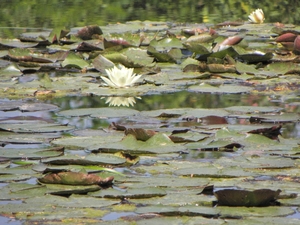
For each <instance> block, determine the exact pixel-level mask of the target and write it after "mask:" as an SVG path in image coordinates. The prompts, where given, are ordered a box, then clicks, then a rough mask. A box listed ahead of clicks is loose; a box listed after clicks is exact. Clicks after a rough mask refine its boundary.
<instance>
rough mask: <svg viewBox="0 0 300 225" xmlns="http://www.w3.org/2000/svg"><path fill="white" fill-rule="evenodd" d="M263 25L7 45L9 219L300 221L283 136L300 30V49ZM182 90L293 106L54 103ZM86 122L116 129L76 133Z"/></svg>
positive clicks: (83, 35) (42, 38) (4, 130)
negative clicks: (276, 98)
mask: <svg viewBox="0 0 300 225" xmlns="http://www.w3.org/2000/svg"><path fill="white" fill-rule="evenodd" d="M250 19H251V21H252V22H251V23H248V22H243V23H236V22H226V23H222V24H218V25H216V26H214V27H213V26H212V25H206V24H172V23H163V22H148V21H145V22H140V21H134V22H128V23H126V24H114V25H108V26H105V27H101V28H100V27H98V26H87V27H83V28H74V29H71V30H67V31H66V30H62V29H53V30H52V31H43V32H37V33H32V32H28V33H24V34H22V35H21V36H20V37H19V39H14V40H0V44H1V49H2V50H1V64H0V67H1V71H0V73H1V77H0V88H1V95H0V96H1V98H6V99H3V100H1V104H0V111H1V114H0V115H1V117H2V118H1V122H0V134H1V135H0V143H1V146H2V147H1V149H0V151H1V158H0V159H1V163H0V167H1V173H0V181H1V182H2V183H4V185H3V187H2V190H1V193H0V199H1V201H8V202H7V204H3V205H0V211H1V212H2V214H1V215H2V216H7V217H13V218H16V219H19V220H24V221H28V222H29V223H43V224H62V223H64V224H75V223H85V224H97V223H99V222H100V221H101V224H110V222H105V220H108V218H109V216H113V215H115V217H121V216H123V218H121V219H118V220H117V218H115V221H113V223H114V224H118V223H120V224H132V221H134V223H136V224H145V223H149V224H154V223H164V224H176V223H177V224H184V223H187V224H199V223H209V224H224V223H227V222H228V221H230V223H232V224H235V223H236V224H241V223H242V222H245V223H255V224H257V223H267V224H276V223H277V224H282V223H287V222H292V223H295V224H296V223H298V222H299V219H289V218H286V217H287V216H290V215H293V214H294V212H295V210H297V207H299V199H300V198H299V196H298V195H297V193H299V190H300V186H299V178H298V177H299V156H298V155H299V150H300V149H299V140H298V139H296V138H288V137H282V136H280V133H281V129H282V128H284V129H287V128H288V125H289V124H294V125H295V124H297V123H298V122H299V119H300V117H299V111H297V106H298V105H299V75H298V74H299V73H300V70H299V66H298V61H299V56H298V55H297V52H296V51H295V50H296V49H295V47H294V45H293V46H292V47H291V45H285V42H287V39H285V38H284V37H285V36H280V35H286V34H287V33H289V35H288V38H289V41H290V39H291V37H290V36H291V34H294V37H295V38H294V40H293V41H290V42H293V43H295V40H296V38H297V37H298V36H297V35H298V28H297V27H295V26H294V25H283V24H266V23H262V22H263V21H264V17H263V12H262V11H261V10H258V11H255V12H254V13H253V14H251V15H250ZM253 22H255V23H253ZM280 38H281V39H280ZM125 67H126V68H125ZM128 68H130V69H128ZM132 68H134V69H132ZM135 73H136V74H139V75H136V74H135ZM119 87H126V88H119ZM182 90H187V91H189V92H197V93H211V94H227V93H231V94H247V93H252V94H261V95H269V94H270V95H281V96H282V101H284V104H285V105H286V108H287V110H286V109H284V108H282V107H270V106H269V107H263V106H251V105H247V106H233V107H227V108H224V109H221V108H216V109H202V108H197V109H193V108H177V109H159V110H149V111H138V110H135V109H130V108H123V107H103V108H79V109H68V110H63V109H62V108H63V106H56V105H53V104H49V103H46V101H49V99H50V100H51V98H56V97H61V96H66V95H76V96H82V95H88V96H91V95H92V96H100V97H101V98H106V99H105V101H106V102H107V103H108V104H110V106H120V105H125V106H133V105H134V103H135V97H138V96H143V95H150V94H164V93H169V92H179V91H182ZM8 99H11V100H8ZM13 99H14V100H13ZM21 99H26V101H25V100H21ZM124 99H128V101H127V102H125V101H124ZM174 101H176V99H174ZM291 106H296V107H295V108H294V111H292V110H291V111H289V108H288V107H291ZM51 113H52V114H55V115H56V118H55V120H54V119H53V117H51ZM41 115H42V116H41ZM82 118H86V119H95V120H99V121H105V123H110V126H109V127H104V126H103V127H99V129H78V128H77V127H76V126H75V125H72V124H70V121H72V119H75V120H77V119H78V120H79V119H82ZM66 121H67V122H66ZM208 121H213V122H208ZM230 121H235V122H232V123H230ZM58 122H60V123H58ZM213 206H217V207H213ZM232 206H235V207H232ZM257 206H268V207H257ZM118 213H119V214H120V216H116V215H118Z"/></svg>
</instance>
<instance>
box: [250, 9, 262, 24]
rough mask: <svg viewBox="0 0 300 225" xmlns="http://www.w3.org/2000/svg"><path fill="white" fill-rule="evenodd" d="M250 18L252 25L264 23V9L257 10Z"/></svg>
mask: <svg viewBox="0 0 300 225" xmlns="http://www.w3.org/2000/svg"><path fill="white" fill-rule="evenodd" d="M248 17H249V21H250V22H252V23H263V22H264V20H265V14H264V12H263V10H262V9H256V10H255V11H253V12H252V13H251V14H250V15H249V16H248Z"/></svg>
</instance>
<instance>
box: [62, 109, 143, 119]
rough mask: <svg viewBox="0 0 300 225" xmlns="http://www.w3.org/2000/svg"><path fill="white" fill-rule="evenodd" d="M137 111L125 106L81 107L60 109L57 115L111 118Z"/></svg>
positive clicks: (129, 114) (131, 114)
mask: <svg viewBox="0 0 300 225" xmlns="http://www.w3.org/2000/svg"><path fill="white" fill-rule="evenodd" d="M138 113H139V112H138V111H137V110H134V109H126V108H83V109H72V110H65V111H60V112H59V115H62V116H92V117H99V118H113V117H118V118H119V117H126V116H133V115H136V114H138Z"/></svg>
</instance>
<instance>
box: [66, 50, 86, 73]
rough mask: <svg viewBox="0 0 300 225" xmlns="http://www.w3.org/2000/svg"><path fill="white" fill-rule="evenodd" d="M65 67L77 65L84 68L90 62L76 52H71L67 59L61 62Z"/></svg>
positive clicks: (76, 66)
mask: <svg viewBox="0 0 300 225" xmlns="http://www.w3.org/2000/svg"><path fill="white" fill-rule="evenodd" d="M61 65H62V66H63V67H75V68H79V69H83V68H85V67H88V66H89V63H88V62H87V61H85V60H84V59H82V58H81V57H80V56H78V55H77V54H75V53H72V52H69V54H68V56H67V57H66V59H65V60H64V61H63V62H62V64H61Z"/></svg>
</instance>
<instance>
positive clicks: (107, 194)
mask: <svg viewBox="0 0 300 225" xmlns="http://www.w3.org/2000/svg"><path fill="white" fill-rule="evenodd" d="M166 194H167V193H166V192H165V191H164V190H163V189H161V188H156V187H144V188H128V189H127V190H125V191H119V190H116V189H106V190H100V191H98V192H93V193H89V196H93V197H100V198H132V199H134V198H153V197H161V196H164V195H166Z"/></svg>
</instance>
